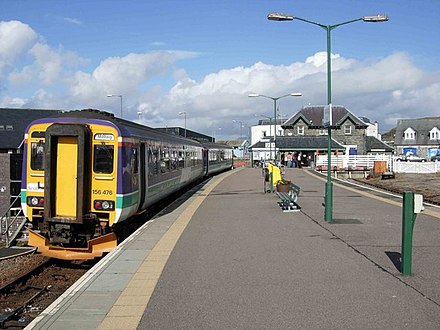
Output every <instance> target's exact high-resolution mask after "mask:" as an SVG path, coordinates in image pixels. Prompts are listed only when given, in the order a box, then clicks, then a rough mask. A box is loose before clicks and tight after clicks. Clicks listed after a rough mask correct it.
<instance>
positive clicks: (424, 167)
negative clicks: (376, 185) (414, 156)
mask: <svg viewBox="0 0 440 330" xmlns="http://www.w3.org/2000/svg"><path fill="white" fill-rule="evenodd" d="M392 165H393V168H392V171H393V172H396V173H437V172H440V162H398V161H395V160H394V161H393V163H392Z"/></svg>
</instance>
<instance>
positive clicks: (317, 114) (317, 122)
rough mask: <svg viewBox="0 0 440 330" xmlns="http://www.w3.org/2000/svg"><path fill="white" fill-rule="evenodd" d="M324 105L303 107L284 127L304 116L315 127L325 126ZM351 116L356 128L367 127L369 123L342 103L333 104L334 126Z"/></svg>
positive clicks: (293, 123)
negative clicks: (323, 120) (323, 121)
mask: <svg viewBox="0 0 440 330" xmlns="http://www.w3.org/2000/svg"><path fill="white" fill-rule="evenodd" d="M324 107H325V106H324V105H308V106H304V107H302V108H301V110H300V111H298V112H297V113H296V114H294V115H293V116H292V117H290V118H289V119H288V120H286V122H285V123H284V124H283V125H281V127H283V128H287V127H290V126H293V125H295V123H296V122H297V121H298V120H299V119H300V118H302V119H303V120H304V121H305V122H306V123H307V124H308V125H310V126H314V127H323V125H322V119H323V116H324ZM347 118H350V120H351V121H352V122H353V124H354V125H355V126H356V128H367V127H368V125H367V124H366V123H365V122H364V121H362V120H361V119H360V118H359V117H357V116H356V115H355V114H354V113H352V112H351V111H349V110H348V109H347V108H346V107H344V106H342V105H333V106H332V119H333V125H332V127H337V126H340V125H342V124H343V122H344V121H345V120H346V119H347Z"/></svg>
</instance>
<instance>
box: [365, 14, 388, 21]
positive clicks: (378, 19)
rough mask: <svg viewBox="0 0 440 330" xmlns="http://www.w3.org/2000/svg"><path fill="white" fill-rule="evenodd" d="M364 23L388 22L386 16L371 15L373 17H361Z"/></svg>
mask: <svg viewBox="0 0 440 330" xmlns="http://www.w3.org/2000/svg"><path fill="white" fill-rule="evenodd" d="M362 20H363V21H364V22H386V21H388V16H387V15H373V16H364V17H362Z"/></svg>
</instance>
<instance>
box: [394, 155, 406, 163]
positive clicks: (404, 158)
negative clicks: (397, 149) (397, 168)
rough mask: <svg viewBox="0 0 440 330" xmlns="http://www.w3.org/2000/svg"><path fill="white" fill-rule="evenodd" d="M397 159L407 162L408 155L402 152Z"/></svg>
mask: <svg viewBox="0 0 440 330" xmlns="http://www.w3.org/2000/svg"><path fill="white" fill-rule="evenodd" d="M396 161H398V162H406V155H405V154H400V155H398V156H397V158H396Z"/></svg>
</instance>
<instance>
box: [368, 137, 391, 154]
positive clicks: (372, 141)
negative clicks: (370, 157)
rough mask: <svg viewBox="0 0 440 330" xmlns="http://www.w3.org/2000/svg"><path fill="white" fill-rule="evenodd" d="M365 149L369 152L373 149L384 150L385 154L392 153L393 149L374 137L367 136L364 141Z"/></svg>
mask: <svg viewBox="0 0 440 330" xmlns="http://www.w3.org/2000/svg"><path fill="white" fill-rule="evenodd" d="M365 149H366V150H367V152H371V150H373V149H384V150H385V152H393V150H394V148H393V147H391V146H389V145H388V144H386V143H384V142H382V141H381V140H379V139H377V138H376V137H374V136H367V137H366V141H365Z"/></svg>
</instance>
